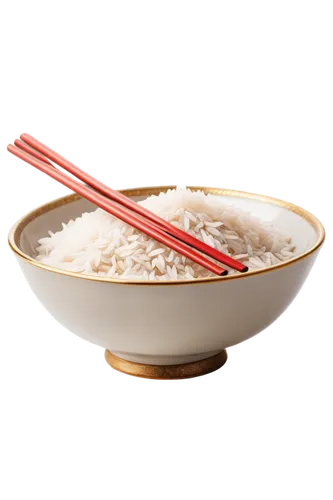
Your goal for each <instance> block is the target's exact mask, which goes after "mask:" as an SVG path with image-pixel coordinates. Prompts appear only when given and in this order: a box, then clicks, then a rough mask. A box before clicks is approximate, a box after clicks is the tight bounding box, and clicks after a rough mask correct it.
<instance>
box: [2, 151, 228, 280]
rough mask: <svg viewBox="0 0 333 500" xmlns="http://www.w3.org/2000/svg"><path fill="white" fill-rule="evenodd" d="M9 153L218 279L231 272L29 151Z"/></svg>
mask: <svg viewBox="0 0 333 500" xmlns="http://www.w3.org/2000/svg"><path fill="white" fill-rule="evenodd" d="M7 149H8V151H9V152H10V153H12V154H13V155H15V156H17V157H18V158H20V159H21V160H24V161H25V162H27V163H29V164H30V165H32V166H33V167H35V168H37V169H38V170H41V171H42V172H44V173H45V174H47V175H49V176H50V177H52V178H53V179H55V180H56V181H58V182H60V183H61V184H63V185H64V186H66V187H68V188H69V189H71V190H72V191H75V192H76V193H77V194H79V195H80V196H82V197H83V198H86V199H87V200H89V201H91V202H92V203H94V204H95V205H97V206H99V207H100V208H102V209H103V210H105V211H106V212H108V213H110V214H111V215H113V216H115V217H117V218H118V219H120V220H122V221H123V222H125V223H127V224H129V225H130V226H132V227H134V228H136V229H138V230H139V231H142V232H143V233H145V234H146V235H148V236H150V237H152V238H154V239H155V240H157V241H159V242H160V243H162V244H163V245H166V246H167V247H169V248H171V249H173V250H175V251H176V252H178V253H180V254H182V255H184V256H185V257H187V258H189V259H191V260H192V261H194V262H196V263H197V264H200V265H201V266H203V267H205V268H206V269H208V270H209V271H211V272H213V273H214V274H217V275H218V276H225V275H226V274H228V271H226V270H225V269H222V268H221V267H220V266H218V265H217V264H215V263H214V262H212V261H210V260H208V259H206V258H205V257H204V256H203V255H201V254H199V253H197V252H195V251H194V250H192V249H191V248H189V247H187V246H186V245H183V244H182V243H181V242H179V241H178V240H176V239H174V238H172V237H170V236H169V235H168V234H166V233H165V232H164V231H163V230H162V229H159V228H157V227H156V226H154V225H149V223H147V222H146V221H145V220H144V219H142V218H141V217H139V216H138V215H136V214H135V213H133V212H132V211H130V210H129V209H127V208H124V207H123V206H120V205H118V204H116V203H114V202H112V201H111V200H110V199H108V198H106V197H105V196H103V195H102V194H100V193H99V192H96V191H92V190H91V189H90V188H89V187H87V186H85V185H84V184H81V183H80V182H77V181H76V180H75V179H72V178H71V177H69V176H68V175H66V174H64V173H63V172H61V171H60V170H58V169H57V168H56V167H54V166H52V165H48V164H47V163H45V162H44V161H42V160H40V159H38V158H36V157H34V156H32V155H30V154H29V153H27V152H26V151H23V150H22V149H20V148H18V147H17V146H13V145H11V144H9V145H8V146H7Z"/></svg>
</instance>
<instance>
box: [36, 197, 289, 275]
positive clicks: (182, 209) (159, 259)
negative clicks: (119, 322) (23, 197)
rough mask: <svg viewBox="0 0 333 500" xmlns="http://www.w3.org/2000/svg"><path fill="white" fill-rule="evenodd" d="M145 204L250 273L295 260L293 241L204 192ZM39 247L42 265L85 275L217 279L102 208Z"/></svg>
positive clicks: (146, 201)
mask: <svg viewBox="0 0 333 500" xmlns="http://www.w3.org/2000/svg"><path fill="white" fill-rule="evenodd" d="M140 204H141V205H143V206H144V207H146V208H147V209H149V210H151V211H152V212H155V213H156V214H158V215H159V216H161V217H163V218H164V219H166V220H168V221H169V222H170V223H171V224H173V225H174V226H176V227H178V228H180V229H182V230H184V231H186V232H187V233H189V234H191V235H192V236H195V237H196V238H198V239H199V240H202V241H204V242H205V243H207V244H208V245H211V246H212V247H215V248H217V249H218V250H220V251H221V252H223V253H225V254H227V255H230V256H232V257H235V258H236V259H237V260H239V261H241V262H242V263H244V264H245V265H246V266H248V267H249V268H250V269H261V268H265V267H268V266H271V265H274V264H277V263H279V262H282V261H286V260H288V259H290V258H291V257H293V255H294V250H295V247H294V245H293V244H292V241H291V238H290V237H288V236H284V235H282V234H280V233H279V232H278V231H276V230H275V229H274V228H273V227H272V225H270V224H268V223H265V222H262V221H260V220H259V219H258V218H256V217H253V216H252V215H250V214H249V213H247V212H244V211H243V210H240V209H237V208H235V207H233V206H230V205H225V204H224V203H223V201H222V200H221V198H219V197H217V196H213V195H210V194H208V195H206V194H204V193H203V192H202V191H190V190H189V189H186V188H178V189H174V190H169V191H168V192H166V193H161V194H160V195H158V196H150V197H149V198H147V199H145V200H144V201H142V202H140ZM38 243H39V246H38V247H37V249H36V252H37V257H36V258H37V260H39V261H40V262H43V263H44V264H47V265H49V266H53V267H57V268H59V269H64V270H67V271H72V272H76V273H81V274H91V275H95V276H104V277H109V278H117V279H123V280H144V281H156V280H157V281H169V280H193V279H197V278H206V277H209V276H214V275H213V274H212V273H210V272H209V271H207V270H206V269H204V268H203V267H201V266H200V265H199V264H196V263H194V262H192V261H191V260H190V259H187V258H186V257H183V256H182V255H180V254H178V253H177V252H174V251H173V250H170V249H169V248H167V247H165V246H164V245H162V244H161V243H159V242H157V241H155V240H153V239H152V238H149V237H148V236H146V235H145V234H143V233H141V232H140V231H137V230H136V229H134V228H132V227H131V226H128V225H127V224H125V223H123V222H122V221H120V220H118V219H116V218H115V217H113V216H112V215H110V214H108V213H107V212H104V211H103V210H101V209H99V208H98V209H97V210H95V211H94V212H91V213H84V214H82V216H81V217H78V218H77V219H76V220H75V221H74V220H71V221H69V222H68V223H67V224H62V230H61V231H58V232H56V233H54V234H53V233H52V232H51V231H49V236H47V237H45V238H42V239H40V240H39V242H38ZM221 266H222V267H223V265H222V264H221ZM234 272H235V271H233V270H230V271H229V274H232V273H234Z"/></svg>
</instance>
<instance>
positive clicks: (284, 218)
mask: <svg viewBox="0 0 333 500" xmlns="http://www.w3.org/2000/svg"><path fill="white" fill-rule="evenodd" d="M173 187H174V186H166V187H154V188H140V189H130V190H125V191H122V192H123V193H124V194H126V195H127V196H130V197H132V198H133V199H135V200H139V199H143V198H145V197H146V196H149V195H151V194H158V193H159V192H161V191H166V190H167V189H169V188H173ZM192 189H202V190H203V191H205V192H206V193H212V194H214V195H216V196H221V197H222V198H223V201H224V202H225V203H228V204H234V205H235V206H237V207H239V208H244V209H245V210H249V211H250V212H251V213H252V214H253V215H256V216H259V217H260V218H261V219H262V220H264V221H271V222H272V223H273V224H274V226H275V227H276V228H277V229H278V230H281V231H282V232H283V233H285V234H287V235H290V236H292V238H293V242H294V243H295V245H296V256H295V257H294V258H292V259H291V260H289V261H287V262H284V263H281V264H278V265H275V266H271V267H269V268H266V269H261V270H256V271H249V272H248V273H246V274H235V275H230V276H225V277H222V278H205V279H202V280H197V281H190V282H189V281H184V282H181V281H170V282H166V283H163V282H156V283H154V282H152V283H149V282H146V283H142V282H134V281H120V280H115V279H108V278H101V277H96V276H87V275H80V274H76V273H71V272H67V271H62V270H59V269H56V268H52V267H50V266H47V265H44V264H42V263H40V262H38V261H36V260H35V259H34V256H35V248H36V246H37V240H38V239H39V238H41V237H43V236H45V234H47V231H48V230H52V231H57V230H59V229H61V223H62V222H68V221H69V220H70V219H73V218H75V217H77V216H79V215H81V213H82V212H84V211H91V210H94V209H95V207H94V206H93V205H92V204H90V203H89V202H87V201H86V200H83V199H81V198H80V197H79V196H77V195H70V196H66V197H64V198H60V199H58V200H55V201H51V202H49V203H47V204H46V205H43V206H42V207H40V208H37V209H35V210H33V211H32V212H30V213H29V214H27V215H26V216H24V217H23V218H22V219H20V220H19V221H18V222H17V223H16V224H15V225H14V227H13V228H12V230H11V232H10V234H9V243H10V246H11V248H12V250H13V251H14V252H15V254H16V257H17V259H18V262H19V264H20V266H21V268H22V271H23V273H24V275H25V277H26V279H27V280H28V282H29V284H30V286H31V288H32V290H33V292H34V293H35V294H36V296H37V297H38V299H39V300H40V301H41V303H42V304H43V305H44V307H45V308H46V309H47V310H48V311H49V312H50V313H51V314H52V316H53V317H54V318H56V319H57V320H58V321H59V322H60V323H61V324H62V325H63V326H65V327H66V328H68V330H70V331H71V332H73V333H75V334H76V335H78V336H80V337H82V338H83V339H85V340H89V341H90V342H92V343H94V344H98V345H100V346H101V347H104V348H105V349H106V350H107V352H106V357H107V361H108V362H109V363H110V364H111V365H112V366H113V367H114V368H117V369H119V370H122V371H125V372H127V373H131V374H134V375H139V376H144V377H151V378H183V377H188V376H194V375H200V374H202V373H207V372H208V371H212V370H213V369H216V368H218V367H219V366H221V365H222V364H223V363H224V362H225V361H226V353H225V351H224V349H225V348H227V347H230V346H233V345H235V344H238V343H239V342H243V341H244V340H246V339H248V338H250V337H252V336H253V335H256V334H257V333H259V332H260V331H262V330H263V329H265V328H266V327H267V326H269V325H270V324H271V323H272V322H273V321H275V320H276V319H277V318H278V317H279V316H280V314H282V313H283V311H284V310H285V309H286V308H287V307H288V306H289V304H290V303H291V302H292V300H293V299H294V297H295V296H296V295H297V293H298V291H299V290H300V288H301V286H302V285H303V283H304V281H305V279H306V277H307V275H308V274H309V272H310V270H311V268H312V266H313V264H314V261H315V259H316V257H317V255H318V252H319V249H320V247H321V245H322V244H323V242H324V238H325V232H324V228H323V226H322V225H321V223H320V222H319V221H318V219H316V217H314V216H313V215H311V214H310V213H309V212H307V211H306V210H304V209H302V208H299V207H297V206H295V205H293V204H291V203H286V202H283V201H280V200H277V199H274V198H269V197H266V196H261V195H254V194H250V193H244V192H239V191H230V190H226V189H213V188H197V187H196V188H192Z"/></svg>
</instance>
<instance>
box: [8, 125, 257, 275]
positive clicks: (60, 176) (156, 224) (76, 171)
mask: <svg viewBox="0 0 333 500" xmlns="http://www.w3.org/2000/svg"><path fill="white" fill-rule="evenodd" d="M7 151H8V152H9V153H11V154H13V155H15V156H16V157H18V158H19V159H21V160H23V161H25V162H26V163H28V164H29V165H31V166H32V167H33V168H36V169H37V170H38V171H40V172H41V173H44V174H46V175H48V176H49V177H51V178H52V179H54V180H56V181H57V182H60V183H61V184H63V185H64V186H65V187H68V188H69V189H71V190H72V191H74V192H76V193H78V194H80V195H81V196H83V197H84V198H87V199H88V200H89V201H92V202H93V203H95V204H96V205H98V206H100V207H101V208H103V209H104V210H106V211H107V212H109V213H111V214H112V215H114V216H115V217H118V218H119V219H121V220H123V221H124V222H126V223H128V224H129V225H131V226H133V227H135V228H137V229H139V230H141V231H142V232H144V233H145V234H148V235H149V236H151V237H152V238H154V239H157V241H159V242H161V243H163V244H165V245H166V246H168V247H169V248H172V249H173V250H176V251H177V252H179V253H181V254H182V255H184V256H186V257H188V258H190V259H191V260H193V261H194V262H197V263H199V264H200V265H202V266H203V267H205V268H206V269H209V270H210V271H212V272H214V274H217V275H219V276H223V275H225V274H227V271H225V270H224V269H222V268H220V267H218V266H217V265H216V264H214V263H212V262H211V261H209V260H208V259H205V258H204V257H203V256H201V255H200V254H198V253H196V252H194V251H192V250H191V249H189V248H188V247H186V246H184V245H182V244H181V243H179V241H177V240H180V241H182V242H184V243H186V244H187V245H190V246H192V247H194V248H196V249H197V250H199V251H201V252H202V253H205V254H207V255H209V256H211V257H213V258H214V259H216V260H218V261H220V262H222V263H224V264H225V265H227V266H229V267H231V268H233V269H236V270H238V271H240V272H246V271H247V270H248V268H247V267H246V266H244V265H243V264H242V263H240V262H238V261H236V260H235V259H232V258H231V257H229V256H227V255H225V254H223V253H222V252H219V251H218V250H216V249H214V248H212V247H210V246H209V245H206V244H205V243H203V242H201V241H199V240H197V239H196V238H193V237H192V236H190V235H188V234H187V233H185V232H184V231H181V230H180V229H177V228H175V227H174V226H172V225H171V224H170V223H168V222H167V221H165V220H164V219H162V218H160V217H158V216H157V215H155V214H153V213H152V212H150V211H149V210H147V209H145V208H144V207H142V206H141V205H139V204H137V203H136V202H133V201H132V200H130V199H129V198H127V197H126V196H124V195H123V194H121V193H119V192H118V191H115V190H114V189H112V188H109V187H107V186H106V185H105V184H103V183H102V182H101V181H99V180H98V179H96V178H95V177H93V176H92V175H91V174H89V173H88V172H86V171H85V170H83V169H81V168H80V167H78V166H76V165H75V164H74V163H73V162H71V161H70V160H69V159H67V158H65V157H64V156H62V155H61V153H58V152H56V151H53V150H52V149H51V148H50V146H47V145H46V144H45V143H43V142H41V141H40V140H39V139H36V138H35V137H34V136H33V135H32V134H31V133H28V132H22V133H21V134H20V136H19V138H16V139H15V140H14V145H13V144H12V143H10V144H8V145H7ZM60 168H61V169H63V170H64V171H65V172H62V171H61V170H59V169H60ZM67 174H71V175H73V176H74V177H76V178H78V179H80V180H81V181H82V182H84V183H85V184H87V185H89V186H91V187H93V188H94V189H95V190H96V191H97V193H96V192H95V191H93V190H91V189H90V188H89V187H87V186H84V185H83V184H82V183H80V182H78V181H77V180H76V179H74V178H72V177H69V175H67ZM103 195H104V196H103ZM105 196H106V197H107V198H108V199H105ZM110 200H112V201H113V203H111V201H110ZM133 212H134V213H133ZM147 219H148V220H147ZM166 233H167V234H166ZM168 235H170V236H171V238H170V236H168ZM174 238H176V240H175V239H174Z"/></svg>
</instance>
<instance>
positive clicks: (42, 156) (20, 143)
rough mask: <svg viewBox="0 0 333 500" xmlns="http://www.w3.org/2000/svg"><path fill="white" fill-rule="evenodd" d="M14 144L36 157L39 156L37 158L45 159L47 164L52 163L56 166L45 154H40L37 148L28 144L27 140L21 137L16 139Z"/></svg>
mask: <svg viewBox="0 0 333 500" xmlns="http://www.w3.org/2000/svg"><path fill="white" fill-rule="evenodd" d="M14 144H15V146H17V147H18V148H20V149H22V150H23V151H25V152H26V153H29V154H30V155H31V156H34V157H35V158H37V160H40V161H43V162H44V163H46V164H47V165H51V167H53V166H54V165H52V163H51V162H50V161H49V160H48V159H47V158H45V156H44V155H41V154H39V153H38V151H36V150H35V149H33V148H31V147H30V146H28V144H26V143H25V142H22V141H20V140H19V139H15V141H14Z"/></svg>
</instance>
